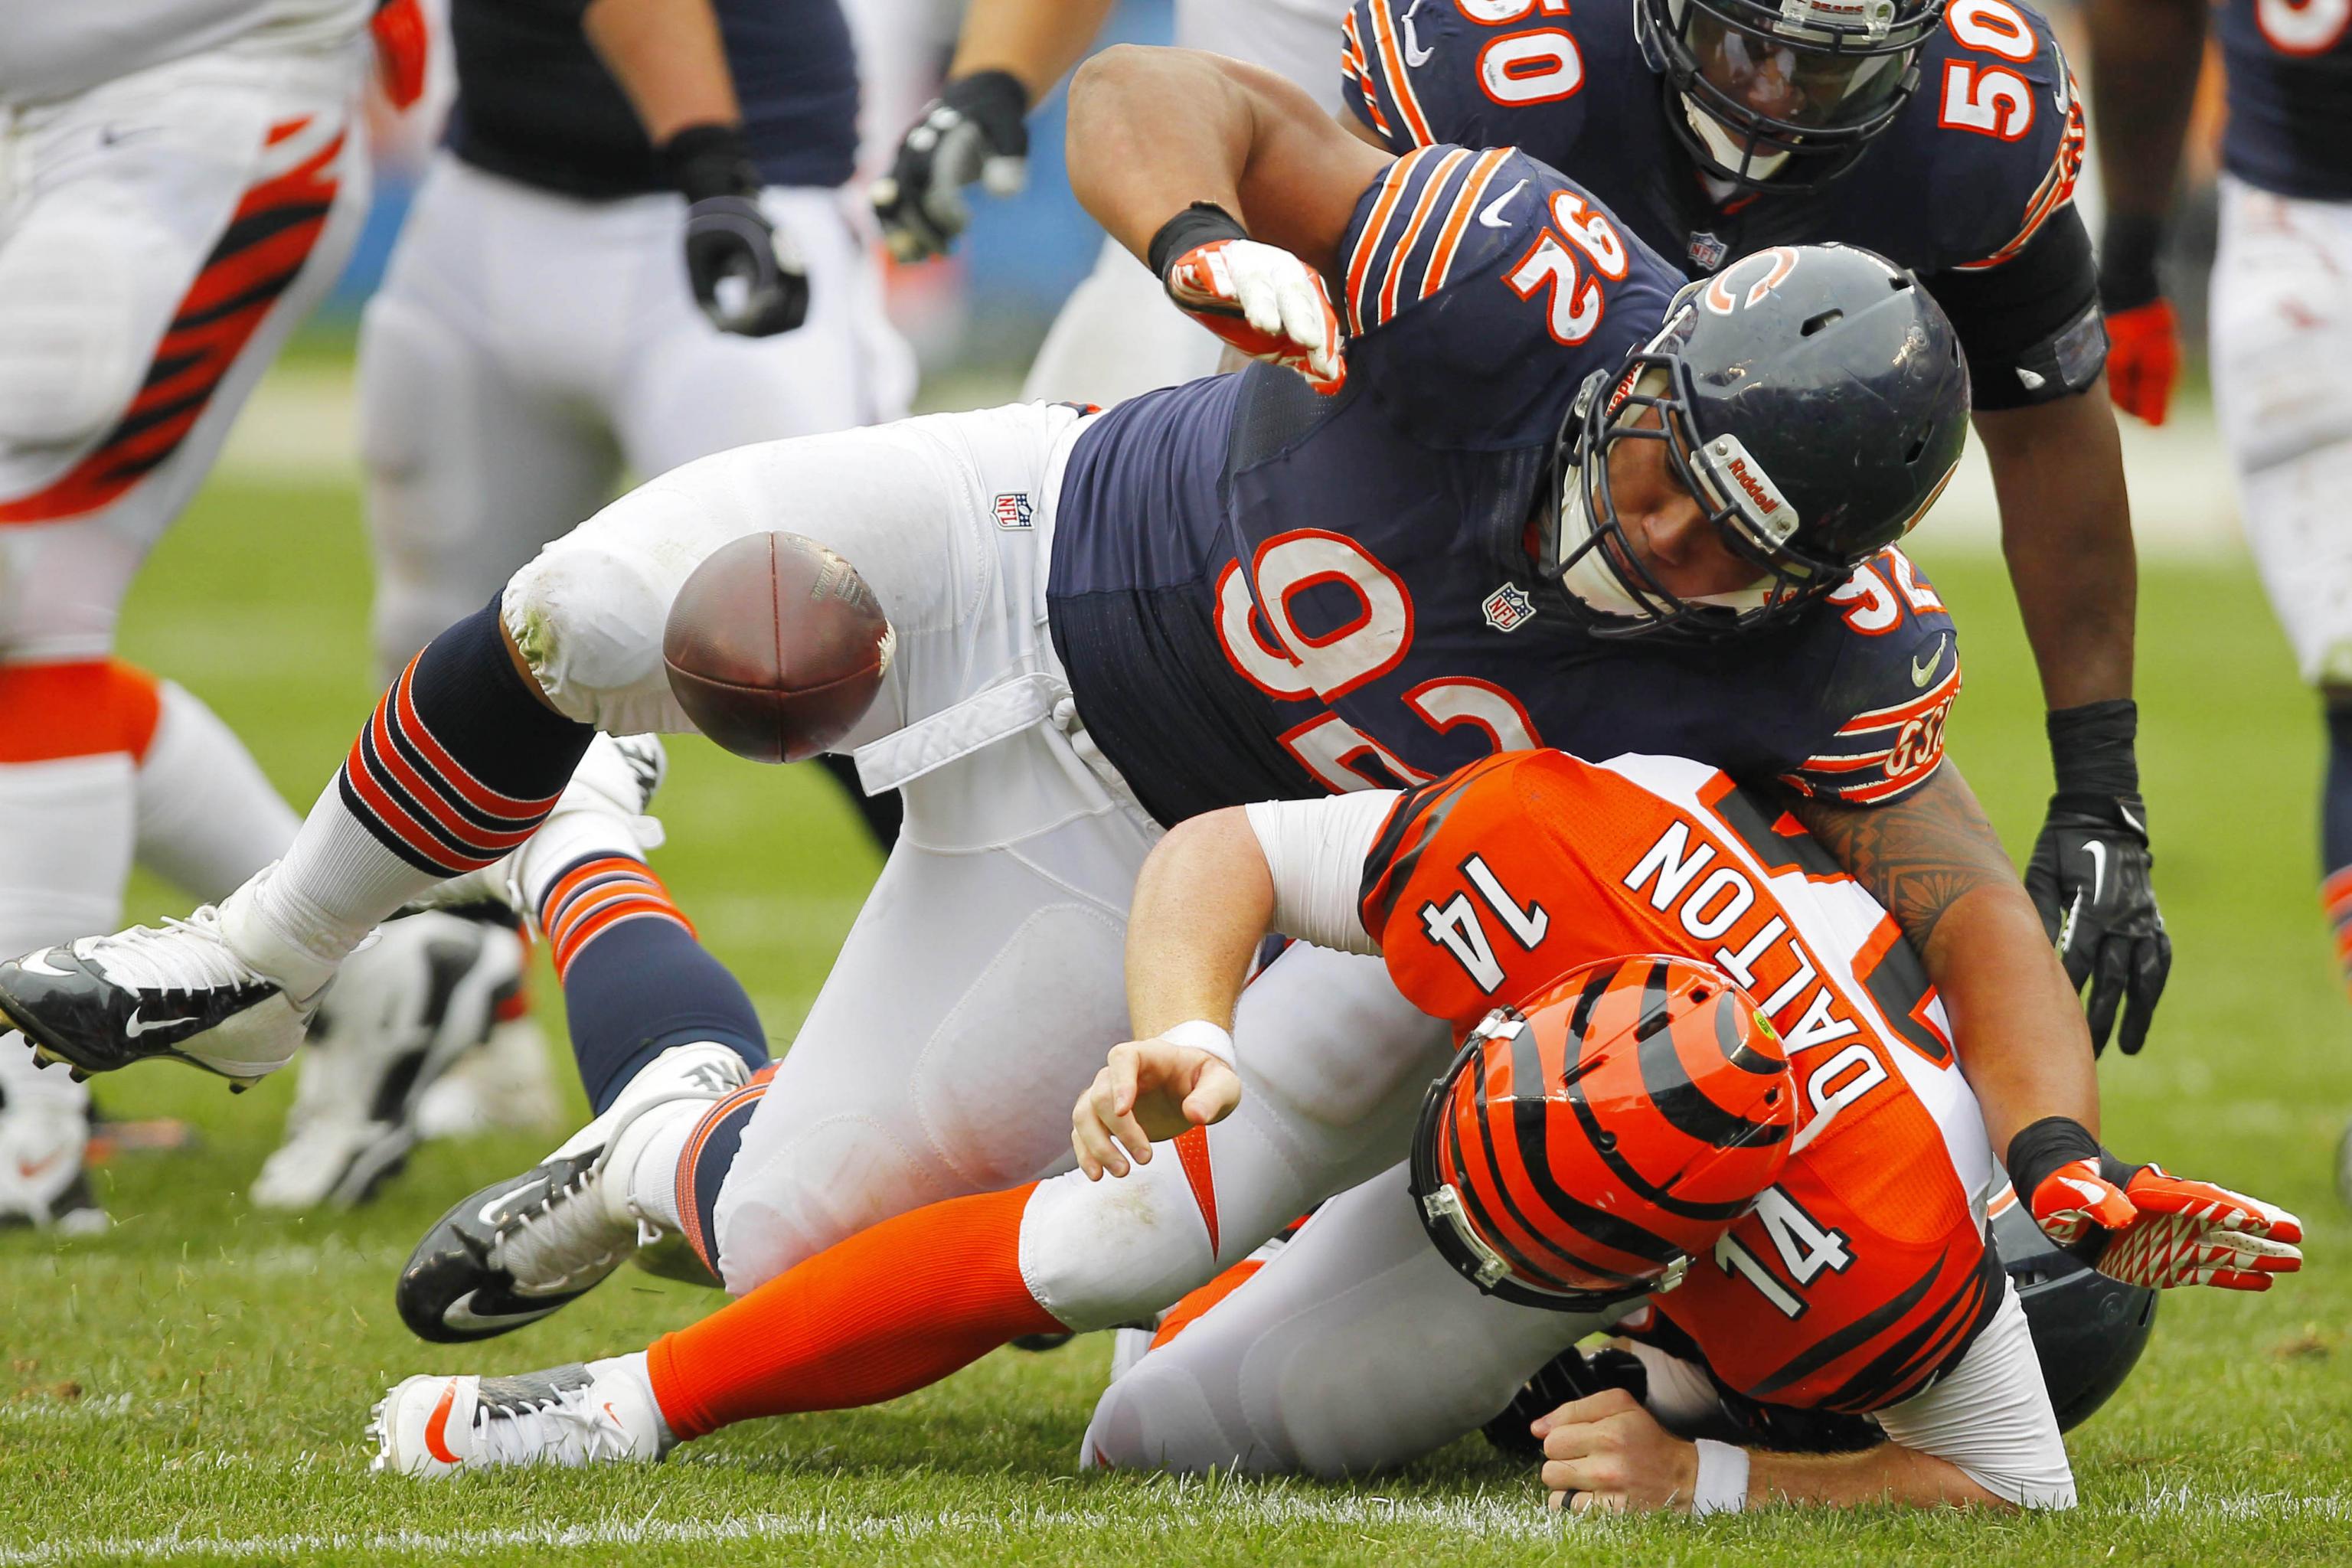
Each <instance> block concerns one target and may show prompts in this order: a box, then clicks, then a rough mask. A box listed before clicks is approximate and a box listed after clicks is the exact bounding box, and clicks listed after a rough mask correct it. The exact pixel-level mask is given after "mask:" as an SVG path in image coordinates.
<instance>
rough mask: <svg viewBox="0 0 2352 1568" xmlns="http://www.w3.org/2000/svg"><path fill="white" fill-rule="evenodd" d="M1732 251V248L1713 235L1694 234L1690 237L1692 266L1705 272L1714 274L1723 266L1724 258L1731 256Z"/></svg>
mask: <svg viewBox="0 0 2352 1568" xmlns="http://www.w3.org/2000/svg"><path fill="white" fill-rule="evenodd" d="M1730 250H1731V247H1729V246H1727V245H1726V244H1724V243H1723V241H1721V240H1719V239H1717V238H1716V237H1715V236H1713V235H1711V234H1694V235H1692V236H1691V237H1690V259H1691V265H1692V266H1693V267H1696V268H1700V269H1702V270H1703V271H1707V272H1712V271H1714V270H1715V269H1716V268H1718V267H1720V266H1722V265H1723V258H1724V257H1725V256H1726V255H1727V254H1729V252H1730Z"/></svg>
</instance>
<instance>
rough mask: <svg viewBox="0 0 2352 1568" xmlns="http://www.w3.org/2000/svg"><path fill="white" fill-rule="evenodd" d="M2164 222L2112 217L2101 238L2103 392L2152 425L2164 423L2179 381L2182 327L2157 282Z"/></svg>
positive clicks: (2140, 217) (2129, 215)
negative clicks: (2104, 321) (2104, 337)
mask: <svg viewBox="0 0 2352 1568" xmlns="http://www.w3.org/2000/svg"><path fill="white" fill-rule="evenodd" d="M2163 247H2164V224H2163V220H2162V219H2160V218H2155V217H2150V216H2147V215H2146V214H2135V213H2110V214H2108V215H2107V222H2106V227H2105V230H2104V232H2102V233H2101V235H2100V237H2099V306H2100V308H2101V309H2102V310H2105V312H2106V318H2107V394H2108V395H2109V396H2111V397H2113V398H2114V399H2115V403H2116V407H2118V408H2120V409H2122V410H2123V411H2124V412H2125V413H2126V414H2128V415H2130V416H2133V417H2134V418H2136V419H2142V420H2145V421H2147V423H2148V424H2150V425H2161V424H2163V423H2164V415H2165V410H2166V408H2167V406H2168V405H2169V404H2170V403H2171V401H2172V386H2173V384H2174V383H2175V382H2177V381H2179V379H2180V323H2179V321H2177V320H2176V319H2175V318H2174V316H2173V313H2172V302H2171V301H2170V300H2167V299H2166V298H2165V297H2164V287H2163V285H2162V284H2161V283H2159V282H2158V279H2157V276H2156V258H2157V253H2158V251H2159V250H2161V249H2162V248H2163Z"/></svg>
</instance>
